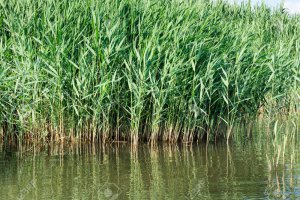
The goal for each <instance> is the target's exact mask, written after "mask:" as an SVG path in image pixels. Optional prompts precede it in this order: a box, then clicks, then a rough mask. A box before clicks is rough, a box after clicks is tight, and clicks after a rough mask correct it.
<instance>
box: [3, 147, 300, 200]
mask: <svg viewBox="0 0 300 200" xmlns="http://www.w3.org/2000/svg"><path fill="white" fill-rule="evenodd" d="M298 150H299V149H297V148H296V149H295V148H294V149H292V150H291V151H287V150H286V153H285V159H284V160H285V161H284V162H283V159H280V162H279V163H280V164H279V165H278V168H277V169H274V168H273V167H272V164H269V162H271V163H272V159H275V160H276V155H275V153H274V150H272V148H270V147H269V146H268V145H267V144H264V143H262V144H260V145H258V144H247V145H232V146H231V147H227V146H225V145H217V146H214V145H211V146H208V148H206V147H205V145H201V146H196V145H194V146H174V145H173V146H168V145H165V146H163V145H161V146H158V147H156V148H150V147H149V146H147V145H140V146H139V147H138V149H136V150H134V149H132V148H131V147H130V146H128V145H124V144H119V145H105V146H87V145H81V146H79V145H78V146H72V147H65V148H64V150H62V149H61V148H60V147H59V146H48V147H46V148H45V149H39V148H37V147H35V148H28V147H27V148H26V147H24V149H23V150H22V151H21V150H19V151H13V150H8V149H6V148H4V147H2V151H1V150H0V185H1V187H0V199H18V198H19V199H110V200H112V199H155V200H156V199H300V159H299V156H298V153H297V152H298ZM33 151H35V152H36V153H34V152H33ZM34 154H35V155H34Z"/></svg>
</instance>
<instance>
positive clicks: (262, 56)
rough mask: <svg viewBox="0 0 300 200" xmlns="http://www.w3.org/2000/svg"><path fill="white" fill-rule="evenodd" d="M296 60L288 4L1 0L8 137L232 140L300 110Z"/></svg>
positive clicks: (1, 108)
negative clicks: (241, 127) (268, 119)
mask: <svg viewBox="0 0 300 200" xmlns="http://www.w3.org/2000/svg"><path fill="white" fill-rule="evenodd" d="M299 62H300V18H299V16H296V15H294V16H292V15H290V14H288V13H287V12H286V11H284V10H282V9H280V8H278V9H275V10H271V9H269V8H267V7H266V6H264V5H262V6H256V7H251V6H250V5H248V4H244V5H230V4H228V3H226V2H224V1H214V2H210V1H204V0H203V1H201V0H185V1H184V0H87V1H83V0H79V1H69V0H60V1H58V0H47V1H41V0H10V1H4V0H0V135H1V137H2V138H4V139H5V140H15V139H18V140H21V139H24V138H25V139H30V140H45V141H49V140H65V139H67V140H69V139H70V140H75V139H80V140H83V141H96V140H101V141H107V140H109V141H120V140H127V141H131V142H133V143H134V144H137V142H138V141H139V140H143V141H150V142H156V141H158V140H163V141H168V142H177V141H179V140H181V141H183V142H191V141H211V140H219V139H222V138H223V139H227V140H229V139H230V138H231V137H232V133H233V129H234V127H235V125H236V124H243V123H244V124H248V123H249V122H251V121H252V120H254V119H256V118H257V116H258V115H264V116H265V115H267V116H271V115H274V114H276V113H281V114H282V113H283V114H285V113H293V112H296V113H297V112H298V111H299V110H298V111H297V109H299V80H300V78H299V74H300V72H299V71H300V70H299V66H300V64H299ZM297 106H298V108H297ZM246 126H247V125H246Z"/></svg>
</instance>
